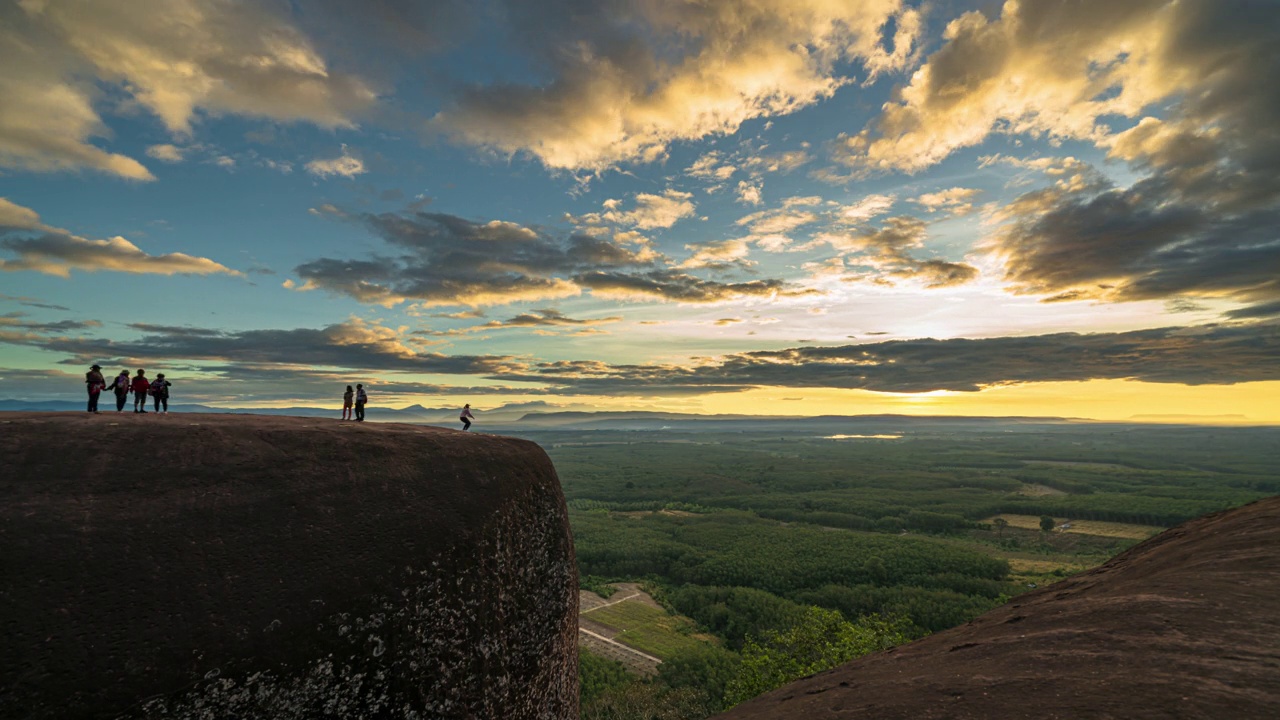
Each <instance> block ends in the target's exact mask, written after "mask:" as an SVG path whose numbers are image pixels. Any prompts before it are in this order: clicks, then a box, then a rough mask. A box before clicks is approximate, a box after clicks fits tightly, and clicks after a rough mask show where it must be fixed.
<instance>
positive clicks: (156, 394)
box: [151, 373, 173, 415]
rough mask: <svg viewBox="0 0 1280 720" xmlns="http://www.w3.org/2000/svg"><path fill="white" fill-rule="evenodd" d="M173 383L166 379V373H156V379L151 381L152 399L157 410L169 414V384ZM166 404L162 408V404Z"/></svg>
mask: <svg viewBox="0 0 1280 720" xmlns="http://www.w3.org/2000/svg"><path fill="white" fill-rule="evenodd" d="M171 385H173V383H171V382H169V381H168V380H165V379H164V373H160V374H158V375H156V379H155V380H154V381H152V383H151V399H152V401H153V402H155V404H156V412H158V413H163V414H165V415H168V414H169V386H171ZM162 405H163V406H164V409H163V410H161V409H160V406H162Z"/></svg>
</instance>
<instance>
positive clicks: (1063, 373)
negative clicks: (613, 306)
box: [506, 324, 1280, 394]
mask: <svg viewBox="0 0 1280 720" xmlns="http://www.w3.org/2000/svg"><path fill="white" fill-rule="evenodd" d="M1278 361H1280V325H1276V324H1267V325H1211V326H1203V327H1191V328H1182V327H1178V328H1158V329H1153V330H1139V331H1134V332H1125V333H1096V334H1078V333H1058V334H1052V335H1038V336H1031V337H1001V338H985V339H953V340H933V339H921V340H894V341H887V342H877V343H869V344H863V345H844V346H838V347H800V348H791V349H786V350H777V351H759V352H749V353H740V354H735V355H728V356H725V357H722V358H717V359H713V360H708V359H704V360H702V361H701V362H689V363H681V364H666V365H664V364H651V365H607V364H604V363H598V362H585V361H582V362H557V363H541V364H539V365H537V366H536V367H535V368H534V370H535V372H533V373H531V374H529V375H526V376H518V379H523V380H538V381H541V382H546V383H551V384H554V385H558V386H561V390H560V392H573V393H601V394H611V393H617V394H625V393H629V392H638V391H642V390H643V391H644V392H646V393H661V394H689V393H698V392H716V391H719V392H725V391H729V392H732V391H739V390H744V389H748V388H753V387H786V388H809V387H822V388H840V389H861V390H874V391H877V392H898V393H921V392H930V391H935V390H950V391H959V392H973V391H977V390H981V389H983V388H987V387H994V386H1000V385H1010V384H1020V383H1035V382H1063V381H1085V380H1093V379H1125V380H1138V381H1143V382H1157V383H1179V384H1186V385H1206V384H1234V383H1241V382H1257V381H1275V380H1280V362H1278ZM506 379H508V380H513V379H517V378H513V377H511V376H506Z"/></svg>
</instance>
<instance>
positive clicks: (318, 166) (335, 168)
mask: <svg viewBox="0 0 1280 720" xmlns="http://www.w3.org/2000/svg"><path fill="white" fill-rule="evenodd" d="M364 171H365V170H364V161H363V160H361V159H360V158H358V157H353V156H352V155H351V153H349V152H348V151H347V146H346V145H343V146H342V154H341V155H339V156H338V157H335V158H327V159H323V160H322V159H319V158H317V159H315V160H312V161H311V162H309V163H307V172H309V173H311V174H312V175H315V176H317V177H322V178H327V177H330V176H333V175H340V176H342V177H346V178H351V177H355V176H356V175H362V174H364Z"/></svg>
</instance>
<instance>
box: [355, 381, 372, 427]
mask: <svg viewBox="0 0 1280 720" xmlns="http://www.w3.org/2000/svg"><path fill="white" fill-rule="evenodd" d="M367 402H369V395H368V394H367V393H365V391H364V385H361V384H359V383H357V384H356V422H364V406H365V403H367Z"/></svg>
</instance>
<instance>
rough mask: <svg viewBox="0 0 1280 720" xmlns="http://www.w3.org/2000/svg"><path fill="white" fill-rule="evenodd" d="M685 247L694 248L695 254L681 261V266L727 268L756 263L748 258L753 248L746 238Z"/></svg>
mask: <svg viewBox="0 0 1280 720" xmlns="http://www.w3.org/2000/svg"><path fill="white" fill-rule="evenodd" d="M685 248H686V249H687V250H692V251H693V255H692V256H690V257H689V259H688V260H685V261H684V262H682V263H680V265H679V267H681V268H684V269H692V268H711V269H715V270H727V269H729V268H732V267H747V266H750V265H754V264H755V263H754V262H752V261H750V260H747V256H748V255H749V254H750V252H751V249H750V247H749V246H748V245H747V241H746V240H722V241H718V242H709V243H695V244H690V245H685Z"/></svg>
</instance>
